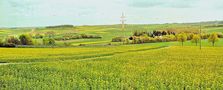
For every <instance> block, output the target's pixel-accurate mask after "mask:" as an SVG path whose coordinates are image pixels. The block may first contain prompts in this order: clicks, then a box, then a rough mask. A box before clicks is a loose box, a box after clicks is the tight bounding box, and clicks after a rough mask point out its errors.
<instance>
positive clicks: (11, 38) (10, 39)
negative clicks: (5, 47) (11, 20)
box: [6, 36, 20, 45]
mask: <svg viewBox="0 0 223 90" xmlns="http://www.w3.org/2000/svg"><path fill="white" fill-rule="evenodd" d="M6 43H9V44H15V45H18V44H20V41H19V39H18V38H17V37H15V36H8V37H7V38H6Z"/></svg>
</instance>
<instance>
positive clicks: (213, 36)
mask: <svg viewBox="0 0 223 90" xmlns="http://www.w3.org/2000/svg"><path fill="white" fill-rule="evenodd" d="M201 39H202V37H201V36H200V35H198V34H194V35H193V37H192V39H191V42H192V43H196V45H198V43H199V42H200V40H201ZM177 40H178V41H179V42H181V43H182V46H183V45H184V42H185V41H187V40H188V37H187V35H186V33H181V34H178V35H177ZM217 41H219V35H218V34H217V33H212V34H210V35H209V37H208V42H211V43H212V46H215V43H216V42H217Z"/></svg>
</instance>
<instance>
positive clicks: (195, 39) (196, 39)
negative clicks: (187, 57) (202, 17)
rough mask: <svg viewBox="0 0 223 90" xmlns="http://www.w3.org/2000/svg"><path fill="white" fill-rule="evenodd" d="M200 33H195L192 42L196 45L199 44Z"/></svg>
mask: <svg viewBox="0 0 223 90" xmlns="http://www.w3.org/2000/svg"><path fill="white" fill-rule="evenodd" d="M200 39H201V38H200V35H197V34H194V35H193V38H192V40H191V42H192V43H196V46H197V45H198V43H199V41H200Z"/></svg>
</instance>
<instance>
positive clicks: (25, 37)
mask: <svg viewBox="0 0 223 90" xmlns="http://www.w3.org/2000/svg"><path fill="white" fill-rule="evenodd" d="M19 39H20V42H21V44H22V45H33V40H32V37H31V36H30V35H29V34H22V35H20V36H19Z"/></svg>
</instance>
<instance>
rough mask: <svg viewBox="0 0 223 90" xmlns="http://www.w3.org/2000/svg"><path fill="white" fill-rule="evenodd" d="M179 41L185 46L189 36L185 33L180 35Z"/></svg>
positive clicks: (178, 36)
mask: <svg viewBox="0 0 223 90" xmlns="http://www.w3.org/2000/svg"><path fill="white" fill-rule="evenodd" d="M177 41H179V42H181V44H182V46H183V45H184V42H185V41H187V35H186V34H185V33H181V34H178V35H177Z"/></svg>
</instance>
